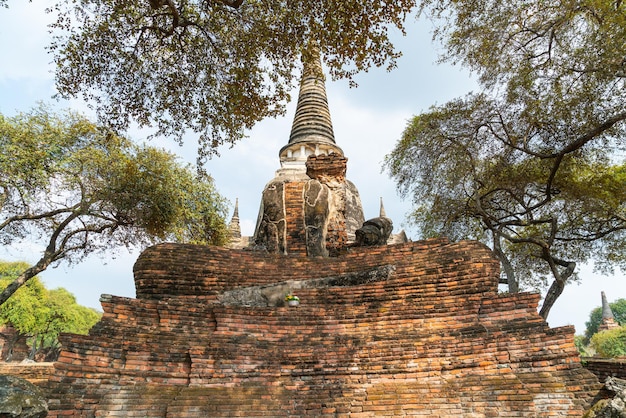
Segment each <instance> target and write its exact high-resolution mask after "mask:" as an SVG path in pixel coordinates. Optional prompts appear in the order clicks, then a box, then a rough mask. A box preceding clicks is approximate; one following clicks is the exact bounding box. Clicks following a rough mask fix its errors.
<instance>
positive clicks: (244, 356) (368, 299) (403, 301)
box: [48, 60, 600, 418]
mask: <svg viewBox="0 0 626 418" xmlns="http://www.w3.org/2000/svg"><path fill="white" fill-rule="evenodd" d="M314 64H315V65H313V67H314V68H313V69H311V67H310V66H309V67H306V66H305V70H304V75H305V76H304V77H303V82H302V86H301V92H300V93H301V94H300V99H299V102H298V110H297V111H296V117H295V119H294V128H293V129H292V134H291V137H290V140H289V143H288V144H287V145H286V146H285V147H283V149H281V151H280V159H281V169H280V170H278V172H277V174H276V177H275V178H274V179H273V180H271V181H270V182H269V183H268V185H267V186H266V188H265V190H264V192H263V202H262V205H261V210H260V214H259V222H258V224H257V229H256V233H255V237H254V238H253V239H252V240H251V242H252V243H253V246H252V247H251V248H247V249H232V248H221V247H204V246H196V245H185V244H160V245H157V246H154V247H151V248H148V249H147V250H146V251H145V252H143V253H142V254H141V256H140V257H139V259H138V260H137V262H136V263H135V266H134V276H135V287H136V298H123V297H115V296H110V295H104V296H102V298H101V302H102V307H103V310H104V316H103V318H102V320H101V321H100V322H99V323H98V324H97V325H96V326H95V327H94V328H93V329H92V330H91V331H90V334H89V335H88V336H77V335H64V336H63V337H62V344H63V351H62V352H61V354H60V357H59V360H58V361H57V363H56V364H55V372H54V374H53V376H52V377H51V378H50V381H49V383H48V389H49V391H50V400H49V408H50V415H49V416H51V417H104V416H107V417H111V416H123V417H282V416H294V417H295V416H298V417H299V416H303V417H304V416H311V417H373V416H428V417H461V416H462V417H472V418H479V417H543V416H571V417H580V416H582V414H583V411H584V410H585V409H586V408H587V407H589V406H590V404H591V402H592V400H593V398H594V397H595V396H596V394H597V393H598V390H599V389H600V385H599V383H598V380H597V378H596V377H595V376H594V375H593V374H591V373H590V372H589V371H587V370H586V369H584V368H583V367H582V366H581V362H580V359H579V357H578V353H577V351H576V348H575V346H574V341H573V336H574V327H573V326H568V327H561V328H555V329H552V328H550V327H549V326H548V324H547V323H546V322H545V321H544V320H543V319H542V318H541V317H540V316H539V314H538V313H537V304H538V302H539V295H537V294H530V293H521V294H499V293H498V281H499V264H498V261H497V259H496V258H495V257H494V255H493V254H492V252H491V251H490V250H489V249H488V248H487V247H485V246H484V245H482V244H479V243H477V242H473V241H462V242H457V243H450V242H448V241H447V240H446V239H443V238H441V239H432V240H426V241H417V242H403V243H399V244H394V245H369V244H368V246H357V244H359V243H358V242H356V243H355V235H357V234H356V231H359V230H362V229H363V228H361V229H358V228H359V227H360V226H361V224H363V214H362V209H361V204H360V200H359V197H358V192H357V191H356V188H355V187H354V185H352V184H351V183H349V182H348V181H347V180H346V178H345V173H346V161H347V160H346V158H345V157H344V156H343V153H342V151H341V149H340V148H339V147H338V146H337V145H336V144H335V142H334V137H333V135H332V126H331V125H330V116H329V113H328V109H327V104H326V97H325V92H324V91H323V89H322V87H323V80H322V78H321V77H322V76H321V66H320V64H319V60H318V61H317V62H314ZM233 218H236V219H237V220H238V211H237V208H236V210H235V215H234V216H233ZM383 218H384V219H383ZM376 219H379V220H380V219H383V220H386V219H387V218H386V217H385V215H384V211H383V210H382V208H381V214H380V217H379V218H376ZM365 224H367V223H365ZM365 224H363V225H365ZM376 225H377V224H376V223H372V224H370V225H369V226H370V227H372V228H374V230H375V228H376ZM385 225H387V226H389V227H391V223H390V221H389V224H386V223H385ZM235 226H237V227H238V224H237V225H235ZM387 226H385V227H384V228H383V229H385V228H387ZM237 227H232V228H231V232H232V233H233V237H232V238H233V239H232V242H234V243H236V246H238V247H240V246H245V244H244V243H245V242H250V240H242V239H241V237H240V236H238V234H240V231H239V230H238V228H237ZM374 232H375V231H374ZM387 232H389V231H387ZM368 234H369V232H368ZM365 241H368V242H370V240H369V239H368V240H365ZM402 241H406V236H404V239H403V240H402ZM383 242H384V241H383ZM378 244H380V243H378ZM285 294H294V295H297V296H298V297H299V298H300V301H301V304H300V306H298V307H290V306H286V305H285V303H284V296H285Z"/></svg>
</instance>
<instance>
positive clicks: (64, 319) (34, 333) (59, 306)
mask: <svg viewBox="0 0 626 418" xmlns="http://www.w3.org/2000/svg"><path fill="white" fill-rule="evenodd" d="M28 267H29V265H28V263H25V262H4V261H0V288H4V287H6V286H7V285H8V284H10V283H11V282H13V280H15V279H16V278H17V277H19V275H20V274H21V273H22V272H23V271H24V270H26V269H27V268H28ZM100 317H101V314H100V313H98V312H96V311H95V310H93V309H90V308H87V307H85V306H81V305H79V304H77V303H76V298H75V297H74V295H72V294H71V293H70V292H68V291H67V290H65V289H63V288H58V289H52V290H48V289H46V288H45V286H44V285H43V283H42V282H41V281H40V280H39V278H38V276H35V277H33V278H32V279H31V280H29V282H28V283H27V284H26V285H25V286H23V287H22V288H20V289H19V290H18V291H17V292H16V293H15V295H14V296H13V297H12V298H10V299H9V300H8V301H7V303H5V304H3V305H2V306H0V324H3V325H10V326H12V327H13V328H14V329H15V330H16V331H17V332H18V338H19V337H21V338H28V339H29V340H30V344H31V351H30V358H31V359H34V358H35V355H36V354H37V353H38V352H45V353H46V354H52V355H51V356H50V357H52V358H54V355H55V354H56V353H57V351H58V349H59V342H58V339H57V337H58V336H59V333H61V332H71V333H75V334H87V332H88V331H89V330H90V329H91V327H92V326H93V325H94V324H95V323H96V322H98V320H99V319H100ZM8 343H9V344H10V343H11V341H8ZM8 351H9V353H10V351H11V349H10V348H9V350H8ZM2 360H8V359H6V358H5V359H2Z"/></svg>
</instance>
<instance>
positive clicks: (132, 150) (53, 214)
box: [0, 108, 227, 305]
mask: <svg viewBox="0 0 626 418" xmlns="http://www.w3.org/2000/svg"><path fill="white" fill-rule="evenodd" d="M0 150H1V151H0V242H2V244H3V245H10V244H16V243H19V242H21V241H39V242H41V243H43V247H44V249H43V250H42V253H41V256H40V258H39V260H38V261H37V262H36V263H35V264H34V265H32V266H30V267H28V268H27V269H25V270H24V271H23V272H22V273H21V274H20V275H19V276H18V277H17V278H16V279H15V280H14V281H13V282H12V283H11V284H9V285H8V286H7V287H6V288H4V290H3V292H2V293H1V294H0V305H2V304H3V303H4V302H5V301H6V300H7V299H8V298H9V296H11V295H12V294H13V293H14V292H15V291H16V290H17V289H18V288H19V287H20V286H22V285H23V284H24V283H26V282H27V281H28V280H30V279H31V278H33V277H34V276H35V275H36V274H38V273H40V272H42V271H44V270H45V269H46V268H47V267H48V266H50V265H51V264H53V263H59V262H61V261H63V260H65V261H68V262H75V261H78V260H80V259H81V258H82V257H84V256H86V255H87V254H89V253H92V252H94V251H104V250H113V249H114V248H116V247H119V246H129V247H130V246H144V245H148V244H150V243H154V242H157V241H159V240H165V239H169V240H177V241H182V242H194V243H205V244H220V243H223V242H224V241H225V239H226V235H227V232H226V231H227V230H226V224H225V221H224V219H225V216H226V206H225V201H224V199H223V198H222V197H221V196H220V195H219V194H218V193H217V191H216V190H215V187H214V185H213V181H212V179H211V178H210V177H208V176H206V175H203V176H200V175H197V174H195V170H192V169H191V168H190V167H189V166H183V165H181V164H180V163H178V161H177V160H176V158H175V156H174V155H172V154H170V153H168V152H165V151H163V150H159V149H156V148H153V147H136V146H134V145H132V143H131V142H130V141H128V140H127V139H125V138H122V137H119V136H116V135H115V134H113V133H111V132H110V131H108V130H107V129H104V128H102V127H98V126H96V125H94V124H92V123H91V122H89V121H88V120H87V119H85V118H84V117H82V116H80V115H77V114H75V113H70V112H67V113H64V114H62V115H53V114H51V113H50V112H48V111H47V109H45V108H38V109H35V110H33V111H32V112H31V113H28V114H20V115H18V116H15V117H13V118H6V117H3V116H1V115H0Z"/></svg>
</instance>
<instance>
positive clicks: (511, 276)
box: [492, 231, 519, 293]
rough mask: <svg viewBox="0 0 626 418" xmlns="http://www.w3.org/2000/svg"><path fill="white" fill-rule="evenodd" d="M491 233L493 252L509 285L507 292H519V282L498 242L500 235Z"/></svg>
mask: <svg viewBox="0 0 626 418" xmlns="http://www.w3.org/2000/svg"><path fill="white" fill-rule="evenodd" d="M492 233H493V252H494V253H495V254H496V256H497V257H498V259H500V264H502V270H503V271H504V275H505V276H506V282H507V285H508V286H509V293H519V284H518V282H517V279H516V277H515V271H514V270H513V266H512V265H511V262H510V261H509V258H508V257H507V256H506V254H504V251H502V246H501V243H500V235H499V234H498V233H497V232H495V231H492Z"/></svg>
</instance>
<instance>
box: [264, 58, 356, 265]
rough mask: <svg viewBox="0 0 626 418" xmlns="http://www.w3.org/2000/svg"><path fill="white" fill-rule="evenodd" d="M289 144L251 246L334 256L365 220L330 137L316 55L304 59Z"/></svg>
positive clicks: (281, 154)
mask: <svg viewBox="0 0 626 418" xmlns="http://www.w3.org/2000/svg"><path fill="white" fill-rule="evenodd" d="M303 61H304V71H303V76H302V82H301V84H300V94H299V96H298V104H297V107H296V115H295V117H294V121H293V125H292V129H291V135H290V137H289V142H288V143H287V145H285V146H284V147H283V148H282V149H281V150H280V152H279V158H280V169H279V170H278V171H277V172H276V176H275V177H274V178H273V179H272V180H271V181H270V182H269V183H268V184H267V185H266V186H265V189H264V190H263V194H262V198H261V208H260V210H259V218H258V221H257V226H256V230H255V233H254V238H253V243H254V245H255V247H256V248H259V249H264V250H267V251H269V252H279V253H282V254H300V255H308V256H328V255H331V256H335V255H337V254H339V253H340V252H341V251H342V249H345V248H346V246H347V244H348V243H351V242H354V239H355V231H356V230H357V229H358V228H360V227H361V225H362V224H363V222H364V221H365V219H364V217H363V208H362V206H361V198H360V197H359V192H358V190H357V188H356V186H355V185H354V184H353V183H352V182H351V181H350V180H348V179H347V178H346V170H347V159H346V158H345V157H344V154H343V151H342V149H341V148H340V147H339V146H337V144H336V142H335V136H334V133H333V126H332V121H331V118H330V110H329V108H328V100H327V98H326V88H325V86H324V74H323V73H322V65H321V63H320V59H319V55H318V54H316V53H313V55H309V56H305V58H304V60H303Z"/></svg>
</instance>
